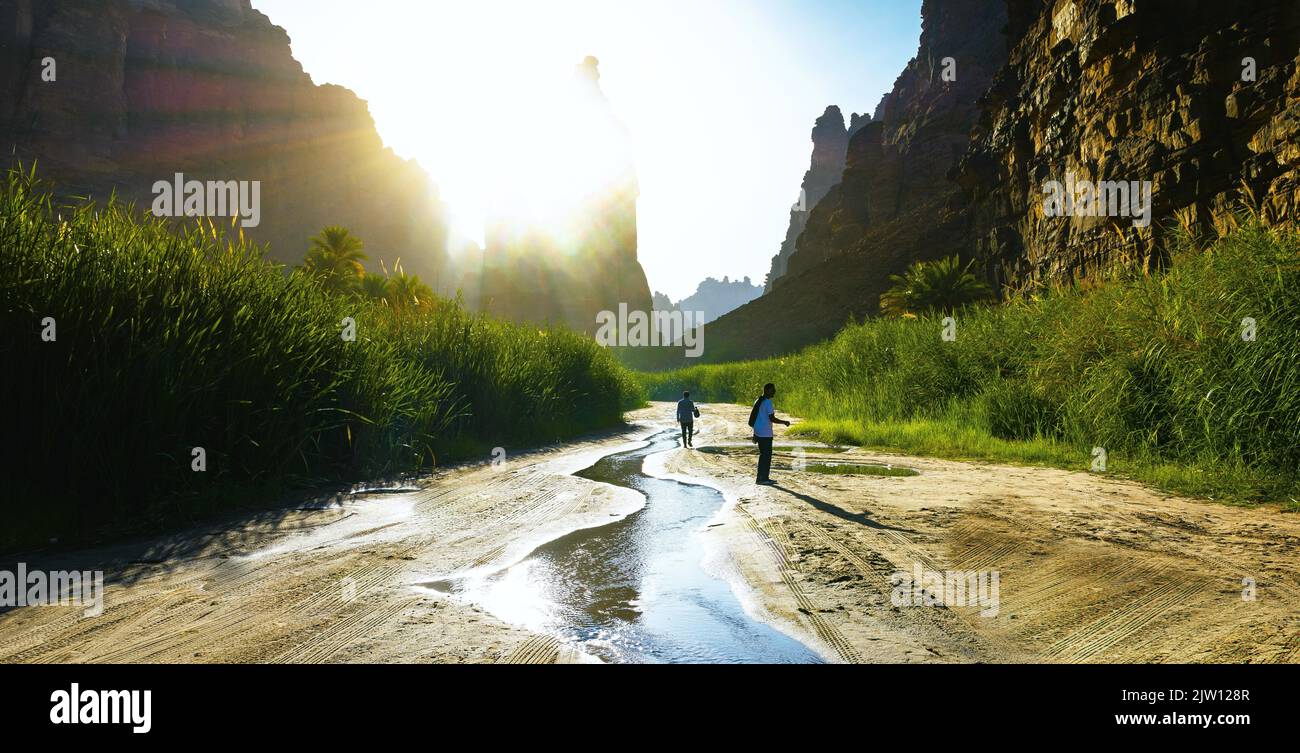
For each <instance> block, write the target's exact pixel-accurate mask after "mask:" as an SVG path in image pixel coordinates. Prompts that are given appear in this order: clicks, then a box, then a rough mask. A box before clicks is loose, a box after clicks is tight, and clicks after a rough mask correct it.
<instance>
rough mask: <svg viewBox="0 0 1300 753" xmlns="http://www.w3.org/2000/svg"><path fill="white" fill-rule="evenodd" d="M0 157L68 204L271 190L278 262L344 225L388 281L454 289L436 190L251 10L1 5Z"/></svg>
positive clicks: (103, 0)
mask: <svg viewBox="0 0 1300 753" xmlns="http://www.w3.org/2000/svg"><path fill="white" fill-rule="evenodd" d="M47 58H52V59H53V60H54V63H55V67H54V74H55V78H54V80H53V81H48V80H45V77H44V76H43V73H44V71H45V70H46V68H47V66H46V64H45V60H46V59H47ZM0 150H3V153H4V155H5V159H6V161H9V160H10V159H11V158H12V157H17V158H18V159H21V160H23V161H24V162H26V163H30V162H31V161H33V160H35V161H36V162H37V163H38V168H37V171H38V174H39V175H40V176H41V177H42V178H45V179H47V180H48V181H50V182H51V183H52V184H53V185H54V187H55V188H56V190H57V191H58V192H59V193H61V194H65V195H89V196H91V197H93V198H97V199H105V198H107V197H108V195H109V193H110V192H111V191H113V190H116V191H117V193H118V195H119V196H120V197H122V198H124V199H127V200H135V201H136V202H137V203H138V204H139V205H140V206H142V207H143V208H144V209H146V210H147V209H148V208H149V207H150V205H151V202H152V199H153V193H152V186H153V184H154V182H155V181H158V180H172V178H173V175H174V174H175V173H178V172H180V173H184V175H185V177H186V179H197V180H201V181H207V180H222V181H224V180H246V181H254V180H257V181H261V196H260V198H261V213H260V214H261V217H260V224H259V225H258V226H256V227H248V228H245V229H244V233H245V235H247V236H249V237H250V238H252V239H253V240H255V241H258V242H261V243H266V244H269V245H270V250H269V256H270V258H273V259H276V260H278V261H282V262H286V263H297V262H300V261H301V260H302V257H303V254H304V252H305V251H306V249H307V245H308V238H309V237H311V236H313V235H315V234H317V233H318V232H319V231H320V230H321V228H322V227H324V226H326V225H343V226H345V227H348V228H349V229H350V230H351V231H352V232H353V234H355V235H357V236H358V237H360V238H361V239H362V240H363V241H364V242H365V244H366V251H367V252H368V253H369V254H370V257H371V262H370V264H369V266H370V267H371V268H372V269H377V268H378V262H379V261H380V260H382V261H384V262H385V263H386V264H387V266H388V267H389V269H392V267H393V265H394V263H395V262H396V261H397V259H398V258H400V259H401V262H402V266H403V267H404V268H405V270H406V271H407V272H410V273H414V274H419V275H421V277H423V278H424V279H425V280H426V281H427V282H428V283H430V284H431V285H432V286H434V287H435V288H443V289H444V290H445V289H446V285H445V284H444V282H445V279H444V278H446V279H450V277H449V276H448V275H447V274H446V272H447V269H446V268H447V249H446V243H447V230H446V224H445V222H444V219H443V208H442V203H441V201H440V200H439V197H438V193H437V189H436V187H435V186H434V185H433V184H432V183H431V181H430V180H429V177H428V175H427V174H426V173H425V171H424V170H423V169H422V168H421V167H420V166H419V165H417V164H416V163H414V162H411V161H409V160H405V159H402V158H400V157H398V156H397V155H395V154H394V153H393V152H392V150H391V149H386V148H385V147H384V146H383V143H382V142H381V140H380V137H379V135H378V133H377V132H376V130H375V125H374V122H373V120H372V119H371V117H370V113H369V110H368V108H367V106H366V103H365V102H364V101H362V100H361V99H359V98H358V97H357V96H356V95H354V94H353V93H352V92H351V91H349V90H347V89H344V88H342V87H339V86H331V85H325V86H317V85H315V84H314V83H313V82H312V80H311V78H310V76H308V75H307V74H306V73H305V72H304V71H303V69H302V66H301V65H299V63H298V62H297V61H295V60H294V58H293V55H292V53H291V50H290V47H289V36H288V34H287V33H286V32H285V30H284V29H282V28H280V27H278V26H275V25H274V24H272V23H271V21H270V20H269V19H268V18H267V17H266V16H265V15H263V14H262V13H260V12H258V11H257V10H255V9H253V8H252V6H251V4H250V2H249V0H0ZM228 223H229V219H226V220H225V224H228Z"/></svg>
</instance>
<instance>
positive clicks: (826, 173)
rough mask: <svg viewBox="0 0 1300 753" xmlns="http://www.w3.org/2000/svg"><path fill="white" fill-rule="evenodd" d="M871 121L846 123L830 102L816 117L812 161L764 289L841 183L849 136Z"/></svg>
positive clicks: (777, 276)
mask: <svg viewBox="0 0 1300 753" xmlns="http://www.w3.org/2000/svg"><path fill="white" fill-rule="evenodd" d="M870 120H871V116H870V115H866V114H862V115H859V114H858V113H853V115H852V116H851V119H850V124H849V126H848V127H847V128H845V126H844V115H843V114H842V113H841V112H840V108H839V107H837V106H835V105H831V106H830V107H827V108H826V112H824V113H822V115H821V117H819V118H817V121H816V123H815V124H814V125H813V129H812V143H813V148H812V163H811V165H809V167H808V171H807V172H805V173H804V176H803V183H802V184H800V186H799V201H798V202H797V203H796V204H795V205H794V206H793V207H791V209H790V224H789V226H788V228H787V230H786V232H785V240H784V241H782V242H781V249H780V250H779V251H778V252H777V254H776V256H773V257H772V268H771V270H770V271H769V272H768V273H767V282H766V284H765V285H764V286H763V290H764V292H768V291H771V290H772V286H773V285H775V284H776V282H777V280H778V279H780V278H781V276H782V275H784V274H785V272H786V264H787V263H788V262H789V260H790V255H791V254H793V253H794V249H795V242H796V241H797V240H798V239H799V236H800V235H801V234H802V233H803V230H804V227H806V226H807V224H808V214H809V213H810V212H811V211H812V208H813V207H815V206H816V205H817V202H819V201H821V200H822V197H824V196H825V195H826V193H827V192H828V191H830V190H831V188H832V187H834V186H835V184H837V183H839V182H840V174H841V173H843V172H844V155H845V152H847V151H848V148H849V138H850V137H852V136H853V134H855V133H857V132H858V130H859V129H860V128H862V126H865V125H866V124H867V123H868V122H869V121H870Z"/></svg>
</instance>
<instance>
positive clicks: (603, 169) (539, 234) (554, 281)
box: [481, 57, 653, 333]
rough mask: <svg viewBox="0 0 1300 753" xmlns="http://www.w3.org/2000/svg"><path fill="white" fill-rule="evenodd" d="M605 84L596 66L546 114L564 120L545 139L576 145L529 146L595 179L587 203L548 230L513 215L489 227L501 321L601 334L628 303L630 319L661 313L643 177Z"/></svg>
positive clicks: (578, 74) (494, 302) (493, 307)
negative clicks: (642, 201) (641, 205)
mask: <svg viewBox="0 0 1300 753" xmlns="http://www.w3.org/2000/svg"><path fill="white" fill-rule="evenodd" d="M599 79H600V74H599V70H598V61H597V60H596V59H595V58H591V57H589V58H587V59H586V61H584V62H583V63H582V64H581V65H579V66H578V67H577V70H576V71H575V77H574V87H575V88H574V90H573V92H572V95H573V97H572V99H571V100H569V101H567V102H565V103H560V102H557V103H556V107H555V111H554V112H552V113H539V114H537V116H536V117H537V118H546V117H550V118H555V119H556V122H555V123H554V124H548V127H547V128H543V129H541V130H543V131H547V132H556V131H562V132H564V133H567V134H569V136H570V137H569V138H568V139H564V140H562V143H558V144H545V145H537V144H526V148H546V149H549V150H552V151H554V152H556V153H555V154H554V155H553V159H554V162H555V171H557V172H573V173H577V174H579V175H582V176H584V179H586V178H590V182H589V183H588V184H587V185H585V186H584V187H583V190H581V191H580V192H579V193H580V194H581V196H582V198H581V200H579V201H577V202H575V203H573V204H572V205H569V206H566V207H562V208H560V209H559V210H558V211H552V212H551V213H549V214H548V215H547V216H546V217H545V218H542V219H541V220H540V221H539V220H538V218H534V217H531V216H529V214H528V213H526V212H512V211H509V210H506V211H502V212H499V213H497V214H496V215H495V216H493V217H492V218H490V220H489V223H488V228H487V232H486V238H485V240H486V242H487V245H486V248H485V249H484V254H483V259H484V263H483V273H482V298H481V301H482V303H481V305H482V308H483V309H484V310H485V311H487V312H489V313H491V314H493V315H495V316H498V317H502V318H506V319H510V320H512V321H519V322H533V323H536V324H557V325H558V324H563V325H567V326H568V327H569V328H571V329H574V330H578V331H582V332H588V333H591V332H594V331H595V330H596V323H597V319H596V315H597V313H598V312H601V311H611V312H615V313H617V312H618V311H619V310H620V304H622V305H626V307H627V310H628V311H642V312H646V313H647V314H648V313H649V312H650V311H652V310H653V303H652V299H651V295H650V285H649V283H648V282H647V281H646V276H645V271H644V270H643V269H642V268H641V264H640V262H638V261H637V225H636V202H637V197H638V196H639V188H638V184H637V179H636V170H635V166H634V165H633V163H632V160H631V154H630V147H629V144H628V139H627V134H626V132H625V131H624V129H623V126H622V124H621V123H620V122H619V121H618V119H617V118H616V117H615V116H614V114H613V112H612V109H611V108H610V106H609V102H608V101H607V100H606V99H605V96H604V94H603V93H602V92H601V91H600V86H599ZM502 179H503V181H509V180H510V176H502Z"/></svg>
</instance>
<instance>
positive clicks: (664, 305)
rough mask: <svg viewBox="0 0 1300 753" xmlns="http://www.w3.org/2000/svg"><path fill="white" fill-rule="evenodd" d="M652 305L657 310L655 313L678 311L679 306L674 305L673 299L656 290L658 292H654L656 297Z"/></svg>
mask: <svg viewBox="0 0 1300 753" xmlns="http://www.w3.org/2000/svg"><path fill="white" fill-rule="evenodd" d="M652 305H653V306H654V310H655V311H675V310H677V304H675V303H673V301H672V299H671V298H669V297H668V296H666V295H664V294H663V293H660V292H659V291H658V290H656V291H655V292H654V296H653V304H652Z"/></svg>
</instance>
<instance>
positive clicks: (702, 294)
mask: <svg viewBox="0 0 1300 753" xmlns="http://www.w3.org/2000/svg"><path fill="white" fill-rule="evenodd" d="M762 294H763V289H762V288H760V287H759V286H757V285H755V284H753V283H752V282H750V281H749V278H748V277H746V278H745V279H744V280H732V279H731V278H729V277H723V278H722V279H721V280H718V279H715V278H713V277H706V278H705V279H704V281H703V282H701V283H700V284H699V285H697V286H696V287H695V292H694V293H692V294H690V295H688V296H686V297H685V298H683V299H681V300H680V301H678V302H677V303H673V302H672V301H670V300H669V299H668V296H666V295H664V294H663V293H655V295H654V301H655V309H656V310H658V311H672V310H674V309H676V310H679V311H690V312H696V311H698V312H701V313H703V315H704V316H703V318H701V319H699V320H697V321H700V322H703V323H708V322H711V321H713V320H714V319H717V318H718V317H720V316H722V315H723V314H725V313H727V312H728V311H732V310H733V309H736V308H738V307H740V306H744V305H745V304H746V303H749V302H750V301H752V300H754V299H755V298H757V297H759V296H760V295H762Z"/></svg>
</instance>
